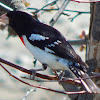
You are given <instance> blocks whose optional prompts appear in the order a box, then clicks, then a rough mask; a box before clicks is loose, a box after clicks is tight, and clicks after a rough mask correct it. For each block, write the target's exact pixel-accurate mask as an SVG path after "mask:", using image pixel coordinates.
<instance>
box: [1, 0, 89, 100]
mask: <svg viewBox="0 0 100 100" xmlns="http://www.w3.org/2000/svg"><path fill="white" fill-rule="evenodd" d="M27 1H28V0H27ZM28 2H30V6H29V7H34V8H42V6H44V5H45V4H46V0H30V1H28ZM58 5H60V4H58ZM66 9H69V10H77V11H89V4H88V3H76V2H70V3H69V4H68V6H67V7H66ZM55 13H56V12H55V11H52V12H46V13H44V14H42V15H41V16H40V18H39V19H40V20H41V21H42V22H43V23H46V24H49V21H50V20H51V18H52V17H53V16H54V15H55ZM67 13H68V14H69V15H70V17H67V16H64V15H62V16H60V18H59V19H58V21H57V22H56V24H55V25H54V26H53V27H55V28H56V29H58V30H59V31H60V32H61V33H62V34H63V35H64V36H65V37H66V39H67V40H75V39H80V38H79V35H80V34H81V32H82V30H85V31H86V33H87V34H88V31H89V20H90V15H89V14H81V15H79V16H78V17H77V18H75V19H74V21H73V22H71V21H70V20H69V19H68V18H72V17H74V16H75V15H76V13H73V12H67ZM7 36H8V32H7V30H3V31H1V30H0V58H3V59H5V60H8V61H10V62H13V63H15V64H18V65H20V66H23V67H25V68H27V69H32V68H34V65H33V61H34V57H33V56H32V55H31V54H30V52H29V51H28V50H27V49H26V48H25V47H24V45H23V44H22V42H21V41H20V39H19V38H18V37H10V38H9V39H6V38H7ZM73 47H74V49H75V51H76V52H77V53H78V54H79V55H80V56H81V57H82V59H83V60H85V50H84V51H82V52H80V49H79V48H80V46H73ZM4 66H5V67H6V68H7V69H9V70H10V71H11V72H12V73H13V74H14V75H16V76H17V77H19V78H20V76H27V77H29V76H28V75H26V74H24V73H22V72H20V71H16V70H15V69H11V68H10V67H9V66H6V65H4ZM39 67H41V64H40V63H39V62H37V65H36V68H39ZM41 73H44V74H51V72H50V69H49V68H48V69H47V70H46V71H44V72H41ZM25 81H27V82H29V83H32V84H37V85H42V86H46V87H50V88H52V89H57V90H63V88H62V87H61V86H60V85H59V84H58V83H57V82H50V83H49V82H46V83H37V82H34V81H29V80H25ZM30 89H31V90H32V89H33V92H31V93H30V94H29V95H28V97H27V98H26V100H33V99H34V100H68V97H66V95H62V94H57V93H53V92H49V91H45V90H41V89H35V88H32V87H29V86H27V85H25V84H22V83H20V82H18V81H17V80H15V79H13V78H12V77H10V76H9V75H8V74H7V73H6V72H5V71H4V70H3V69H2V68H1V67H0V100H22V98H23V97H24V96H25V94H26V93H27V92H28V91H29V90H30ZM23 100H24V99H23Z"/></svg>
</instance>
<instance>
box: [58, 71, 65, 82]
mask: <svg viewBox="0 0 100 100" xmlns="http://www.w3.org/2000/svg"><path fill="white" fill-rule="evenodd" d="M64 75H65V71H64V70H63V71H62V72H61V74H60V75H59V80H62V78H63V76H64Z"/></svg>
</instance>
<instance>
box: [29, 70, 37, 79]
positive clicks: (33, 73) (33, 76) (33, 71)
mask: <svg viewBox="0 0 100 100" xmlns="http://www.w3.org/2000/svg"><path fill="white" fill-rule="evenodd" d="M30 71H32V75H30V79H31V80H34V79H35V75H36V70H34V69H30Z"/></svg>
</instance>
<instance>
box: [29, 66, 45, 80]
mask: <svg viewBox="0 0 100 100" xmlns="http://www.w3.org/2000/svg"><path fill="white" fill-rule="evenodd" d="M42 66H43V68H40V69H30V71H32V75H30V79H33V80H34V78H35V75H36V72H37V71H45V70H46V69H47V64H42Z"/></svg>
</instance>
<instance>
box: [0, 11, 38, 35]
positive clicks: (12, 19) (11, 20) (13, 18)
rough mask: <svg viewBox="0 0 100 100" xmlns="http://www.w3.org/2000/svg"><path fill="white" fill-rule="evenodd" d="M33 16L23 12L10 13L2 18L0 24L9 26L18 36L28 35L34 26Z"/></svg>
mask: <svg viewBox="0 0 100 100" xmlns="http://www.w3.org/2000/svg"><path fill="white" fill-rule="evenodd" d="M33 21H34V22H35V21H36V20H34V19H33V18H32V16H31V15H29V14H28V13H25V12H22V11H10V12H8V13H6V14H3V15H2V16H1V17H0V22H3V23H5V24H8V25H9V26H10V27H11V28H12V29H13V30H14V31H15V32H16V33H17V34H18V35H22V34H25V33H28V32H29V31H30V30H31V29H32V26H33Z"/></svg>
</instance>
